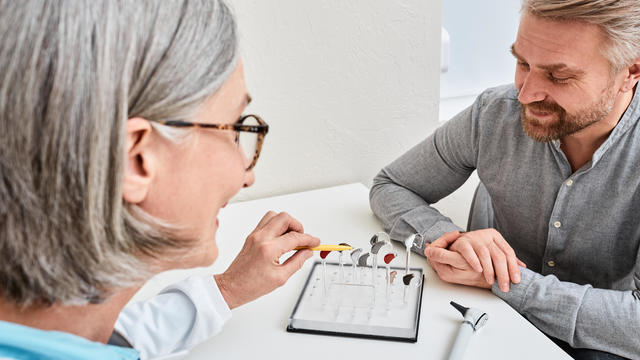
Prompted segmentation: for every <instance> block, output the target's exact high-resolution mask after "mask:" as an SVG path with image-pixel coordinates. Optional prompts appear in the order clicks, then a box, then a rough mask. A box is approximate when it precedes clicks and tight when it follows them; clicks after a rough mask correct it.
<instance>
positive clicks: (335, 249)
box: [294, 245, 353, 251]
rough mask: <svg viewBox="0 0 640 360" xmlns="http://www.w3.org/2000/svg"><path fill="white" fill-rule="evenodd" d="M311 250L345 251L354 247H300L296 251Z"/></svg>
mask: <svg viewBox="0 0 640 360" xmlns="http://www.w3.org/2000/svg"><path fill="white" fill-rule="evenodd" d="M307 249H308V250H311V251H344V250H351V249H353V247H351V246H347V245H319V246H316V247H308V246H298V247H297V248H295V249H294V250H307Z"/></svg>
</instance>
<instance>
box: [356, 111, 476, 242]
mask: <svg viewBox="0 0 640 360" xmlns="http://www.w3.org/2000/svg"><path fill="white" fill-rule="evenodd" d="M480 102H481V100H480V99H479V100H476V103H475V104H474V105H473V106H471V107H469V108H467V109H466V110H464V111H463V112H461V113H460V114H458V115H457V116H455V117H454V118H453V119H451V120H450V121H448V122H447V123H445V124H444V125H443V126H441V127H440V128H438V129H437V130H436V131H435V132H434V133H433V134H431V135H430V136H429V137H428V138H427V139H426V140H424V141H422V142H421V143H420V144H418V145H416V146H415V147H413V148H412V149H410V150H409V151H408V152H407V153H405V154H404V155H402V156H401V157H400V158H398V159H397V160H395V161H394V162H392V163H391V164H389V165H388V166H386V167H385V168H383V169H382V170H381V171H380V173H379V174H378V175H377V176H376V177H375V178H374V180H373V186H372V187H371V191H370V193H369V199H370V204H371V209H372V210H373V212H374V213H375V214H376V215H377V216H378V218H380V220H382V223H383V226H384V229H385V230H386V231H387V232H389V235H390V236H391V238H392V239H394V240H403V239H405V238H406V237H407V236H409V235H411V234H415V233H420V234H422V235H423V236H424V237H425V238H426V239H427V240H428V241H432V240H435V239H437V238H438V237H440V235H442V234H443V233H445V232H448V231H454V230H462V229H460V228H459V227H458V226H456V225H454V224H453V223H452V221H451V219H449V218H448V217H446V216H443V215H442V214H440V212H438V210H436V209H435V208H433V207H431V204H433V203H435V202H437V201H439V200H440V199H442V198H443V197H445V196H447V195H449V194H451V193H452V192H453V191H455V190H456V189H457V188H459V187H460V186H461V185H462V184H463V183H464V182H465V181H466V180H467V178H468V177H469V176H470V175H471V173H472V172H473V171H474V170H475V164H476V154H477V148H476V147H477V141H476V137H477V119H475V117H477V113H478V107H480V104H479V103H480ZM414 250H415V251H418V250H419V249H414ZM418 252H419V253H422V251H418Z"/></svg>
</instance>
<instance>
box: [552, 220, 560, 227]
mask: <svg viewBox="0 0 640 360" xmlns="http://www.w3.org/2000/svg"><path fill="white" fill-rule="evenodd" d="M553 226H555V227H557V228H559V227H560V226H562V223H561V222H560V221H555V222H554V223H553Z"/></svg>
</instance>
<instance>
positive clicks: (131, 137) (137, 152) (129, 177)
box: [122, 118, 156, 204]
mask: <svg viewBox="0 0 640 360" xmlns="http://www.w3.org/2000/svg"><path fill="white" fill-rule="evenodd" d="M151 130H152V126H151V123H149V121H147V120H145V119H143V118H131V119H128V120H127V125H126V148H125V170H124V181H123V184H122V199H123V200H124V201H126V202H128V203H132V204H139V203H141V202H142V201H143V200H144V199H145V198H146V197H147V194H148V193H149V190H150V186H151V180H152V179H153V176H154V175H155V173H156V168H155V161H154V160H155V158H154V154H153V148H152V146H151V143H152V141H151V140H152V134H151V133H152V131H151Z"/></svg>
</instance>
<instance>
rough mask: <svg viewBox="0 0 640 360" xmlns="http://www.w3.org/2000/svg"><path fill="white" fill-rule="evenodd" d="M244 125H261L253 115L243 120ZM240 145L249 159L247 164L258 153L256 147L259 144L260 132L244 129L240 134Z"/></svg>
mask: <svg viewBox="0 0 640 360" xmlns="http://www.w3.org/2000/svg"><path fill="white" fill-rule="evenodd" d="M242 124H243V125H260V123H259V122H258V120H257V119H256V118H254V117H253V116H248V117H247V118H245V119H244V121H243V122H242ZM238 145H239V146H240V149H242V153H243V154H244V156H245V158H246V159H247V164H250V163H251V162H252V161H253V158H254V156H255V154H256V147H257V146H258V134H257V133H252V132H246V131H242V132H240V133H239V135H238Z"/></svg>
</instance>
